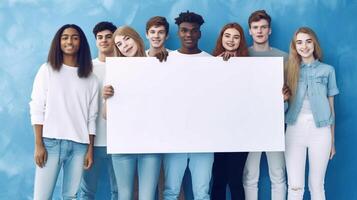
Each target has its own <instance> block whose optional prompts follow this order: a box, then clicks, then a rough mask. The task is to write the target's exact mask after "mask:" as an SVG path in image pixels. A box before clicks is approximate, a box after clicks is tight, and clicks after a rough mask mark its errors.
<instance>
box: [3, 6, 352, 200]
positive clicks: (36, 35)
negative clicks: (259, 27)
mask: <svg viewBox="0 0 357 200" xmlns="http://www.w3.org/2000/svg"><path fill="white" fill-rule="evenodd" d="M257 9H265V10H267V12H268V13H270V14H271V16H272V18H273V22H272V28H273V34H272V38H271V44H272V46H275V47H278V48H280V49H283V50H285V51H287V50H288V44H289V42H290V39H291V37H292V34H293V32H294V31H295V30H296V29H297V27H300V26H310V27H312V28H313V29H314V30H315V31H316V33H317V35H318V36H319V39H320V42H321V44H322V48H323V50H324V61H325V62H326V63H328V64H331V65H333V66H334V67H335V69H336V74H337V83H338V86H339V88H340V91H341V93H340V95H339V96H337V97H336V117H337V118H336V148H337V155H336V157H335V158H334V160H332V161H331V162H330V164H329V167H328V171H327V176H326V193H327V198H328V199H332V200H351V199H357V191H356V188H357V170H356V169H357V160H356V159H355V158H356V152H357V125H356V122H357V103H356V102H357V92H356V89H355V88H354V87H353V86H357V65H356V63H357V56H356V49H357V41H356V39H355V34H356V33H357V26H356V22H355V19H354V17H355V13H354V12H356V10H357V1H356V0H350V1H348V0H299V1H295V0H282V1H277V0H237V1H234V0H210V1H209V0H195V1H192V0H155V1H154V0H145V1H144V0H131V1H127V0H117V1H114V0H96V1H85V0H78V1H73V0H52V1H45V0H1V1H0V47H1V53H0V126H1V128H0V199H21V200H22V199H32V192H33V179H34V163H33V149H34V145H33V132H32V127H31V125H30V119H29V112H28V110H29V108H28V102H29V99H30V93H31V89H32V82H33V79H34V76H35V73H36V72H37V70H38V68H39V66H40V65H41V64H42V63H43V62H45V60H46V57H47V53H48V48H49V45H50V41H51V39H52V37H53V36H54V33H55V32H56V31H57V29H58V28H59V27H60V26H62V25H63V24H66V23H75V24H77V25H79V26H81V27H82V28H83V30H84V31H85V33H86V34H87V38H88V40H89V42H90V45H91V49H92V56H93V57H94V56H95V55H96V48H95V43H94V36H93V35H92V33H91V30H92V28H93V26H94V25H95V24H96V23H97V22H99V21H102V20H108V21H112V22H114V23H115V24H116V25H123V24H128V25H131V26H133V27H134V28H135V29H137V30H138V31H139V32H140V33H141V35H142V36H144V31H145V22H146V20H147V19H149V18H150V17H151V16H154V15H162V16H165V17H167V18H168V21H169V22H170V24H171V26H170V28H171V31H170V38H169V41H168V47H169V48H170V49H176V48H177V47H178V45H179V43H178V38H177V36H176V31H177V27H176V26H175V25H174V18H175V17H176V16H177V15H178V14H179V13H180V12H181V11H186V10H191V11H195V12H197V13H200V14H201V15H202V16H203V17H204V18H205V20H206V23H205V24H204V25H203V27H202V28H203V31H202V33H203V34H202V39H201V41H200V46H201V48H202V49H203V50H205V51H208V52H211V51H212V48H213V46H214V43H215V40H216V37H217V35H218V31H219V30H220V28H221V27H222V25H224V24H225V23H227V22H232V21H235V22H238V23H240V24H242V25H243V27H244V28H245V30H246V31H247V18H248V16H249V14H250V13H251V12H252V11H254V10H257ZM248 38H249V37H248ZM249 43H251V39H250V38H249ZM146 45H148V44H147V43H146ZM263 163H265V161H264V162H263ZM102 181H105V179H104V178H103V179H102ZM260 185H261V191H260V195H261V196H262V198H261V199H270V184H269V178H268V175H267V168H266V164H263V165H262V176H261V183H260ZM59 191H60V186H57V188H56V195H55V197H56V199H57V198H58V193H59ZM106 192H107V184H106V183H104V185H101V186H100V194H99V195H100V197H101V198H99V199H107V196H106Z"/></svg>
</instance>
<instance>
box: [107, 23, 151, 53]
mask: <svg viewBox="0 0 357 200" xmlns="http://www.w3.org/2000/svg"><path fill="white" fill-rule="evenodd" d="M118 35H121V36H128V37H130V38H132V39H133V40H134V41H135V43H136V44H137V45H138V51H137V52H136V54H135V55H134V57H146V53H145V46H144V41H143V39H142V38H141V37H140V35H139V33H138V32H136V31H135V30H134V29H133V28H131V27H130V26H121V27H119V28H117V30H116V31H115V32H114V33H113V37H112V38H113V41H114V39H115V37H116V36H118ZM113 43H114V42H113ZM114 56H117V57H125V56H124V55H123V54H122V53H121V52H120V51H119V49H118V47H117V46H116V45H115V47H114Z"/></svg>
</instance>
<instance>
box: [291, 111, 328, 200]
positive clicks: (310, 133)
mask: <svg viewBox="0 0 357 200" xmlns="http://www.w3.org/2000/svg"><path fill="white" fill-rule="evenodd" d="M285 145H286V147H285V159H286V168H287V172H288V187H289V189H288V199H289V200H295V199H298V200H302V199H303V196H304V186H305V162H306V153H307V154H308V158H309V190H310V194H311V199H312V200H325V189H324V179H325V173H326V168H327V164H328V161H329V155H330V150H331V128H330V126H327V127H322V128H316V126H315V123H314V118H313V116H312V115H311V114H300V115H299V117H298V119H297V122H296V123H295V124H294V125H290V126H288V127H287V130H286V137H285Z"/></svg>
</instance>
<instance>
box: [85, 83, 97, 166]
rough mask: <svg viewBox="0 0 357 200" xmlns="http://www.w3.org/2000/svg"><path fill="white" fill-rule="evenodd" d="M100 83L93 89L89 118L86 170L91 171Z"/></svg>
mask: <svg viewBox="0 0 357 200" xmlns="http://www.w3.org/2000/svg"><path fill="white" fill-rule="evenodd" d="M98 85H99V84H98V81H97V79H95V81H94V82H93V87H92V97H91V101H90V103H89V111H88V112H89V118H88V130H89V144H88V149H87V153H86V155H85V159H84V169H89V168H90V167H91V166H92V164H93V146H94V137H95V133H96V120H97V117H98V101H99V95H98V90H99V89H98Z"/></svg>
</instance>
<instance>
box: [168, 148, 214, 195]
mask: <svg viewBox="0 0 357 200" xmlns="http://www.w3.org/2000/svg"><path fill="white" fill-rule="evenodd" d="M213 160H214V157H213V153H171V154H164V170H165V190H164V200H177V198H178V196H179V194H180V188H181V183H182V178H183V177H184V174H185V170H186V168H187V166H188V168H189V170H190V172H191V179H192V191H193V196H194V199H195V200H209V199H210V195H209V188H210V181H211V176H212V165H213Z"/></svg>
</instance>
